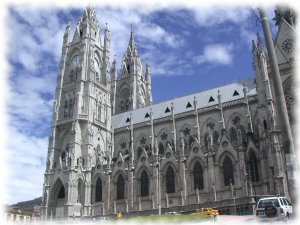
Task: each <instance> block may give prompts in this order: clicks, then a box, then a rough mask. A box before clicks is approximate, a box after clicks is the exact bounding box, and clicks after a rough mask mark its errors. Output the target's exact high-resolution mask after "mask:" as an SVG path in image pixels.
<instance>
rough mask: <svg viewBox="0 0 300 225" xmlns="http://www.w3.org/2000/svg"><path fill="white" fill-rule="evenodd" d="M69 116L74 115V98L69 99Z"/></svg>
mask: <svg viewBox="0 0 300 225" xmlns="http://www.w3.org/2000/svg"><path fill="white" fill-rule="evenodd" d="M69 116H73V99H70V101H69Z"/></svg>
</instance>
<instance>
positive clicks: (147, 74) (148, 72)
mask: <svg viewBox="0 0 300 225" xmlns="http://www.w3.org/2000/svg"><path fill="white" fill-rule="evenodd" d="M145 79H146V82H147V83H149V84H150V83H151V74H150V65H149V64H148V58H147V59H146V72H145Z"/></svg>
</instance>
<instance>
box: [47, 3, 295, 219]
mask: <svg viewBox="0 0 300 225" xmlns="http://www.w3.org/2000/svg"><path fill="white" fill-rule="evenodd" d="M278 26H279V30H278V34H277V37H276V40H275V43H276V45H275V49H276V54H277V57H278V62H279V68H280V73H281V77H282V83H283V87H284V91H285V96H286V100H287V107H288V109H289V112H292V110H291V106H292V105H293V104H294V95H293V88H292V85H293V81H292V75H293V73H294V61H293V59H294V57H293V55H292V51H293V45H294V39H295V28H294V26H293V24H291V23H289V21H288V22H287V20H285V19H281V20H280V21H279V24H278ZM70 40H71V38H70V25H68V26H67V27H66V29H65V33H64V37H63V46H62V54H61V60H60V65H59V72H58V77H57V86H56V92H55V100H54V104H53V116H52V126H51V133H50V136H49V148H48V155H47V165H46V171H45V177H44V187H43V217H44V218H45V219H49V218H52V219H58V220H62V219H71V218H75V217H76V218H79V217H97V216H102V215H113V214H116V213H117V212H122V213H125V214H127V215H150V214H160V213H166V212H169V211H178V210H179V211H185V212H188V211H193V210H196V209H199V208H202V207H216V208H218V209H219V211H220V213H221V214H235V213H236V214H242V215H244V214H252V213H253V209H254V206H255V200H256V198H257V197H259V196H266V195H276V194H280V195H284V196H287V197H289V195H290V193H289V190H288V186H287V177H286V168H285V161H284V160H285V159H284V154H283V151H282V149H281V147H280V146H281V136H280V135H281V134H280V128H279V123H278V117H277V116H276V114H277V112H276V104H275V103H276V99H274V97H273V96H274V94H273V93H274V91H273V90H272V86H271V82H272V80H271V79H270V78H269V70H268V68H269V63H268V56H267V53H266V50H265V47H264V46H263V44H262V41H261V39H260V37H259V36H257V41H256V42H254V41H253V46H252V54H253V70H254V74H255V77H254V81H253V80H252V81H250V82H249V81H245V82H242V83H239V82H236V83H232V84H229V85H225V86H221V87H218V88H214V89H210V90H207V91H203V92H199V93H195V94H192V95H187V96H184V97H180V98H176V99H173V100H169V101H165V102H161V103H157V104H152V91H151V71H150V65H149V64H148V62H147V63H146V65H145V69H143V65H142V63H141V59H140V57H139V55H138V50H137V46H136V44H135V40H134V33H133V31H131V34H130V37H129V44H128V47H127V50H126V52H125V54H124V57H123V59H122V62H121V69H120V72H119V73H118V72H117V71H118V69H117V62H116V60H115V59H114V60H113V63H112V65H111V66H110V32H109V30H108V27H107V26H106V27H105V29H104V41H103V44H102V43H101V38H100V33H99V24H98V21H97V18H96V15H95V10H94V9H93V8H90V7H87V8H86V9H85V10H84V12H83V15H82V16H81V18H80V21H79V22H78V24H77V27H76V30H75V34H74V36H73V39H72V41H70ZM292 115H293V114H292V113H290V114H289V116H290V120H291V121H293V116H292ZM233 199H235V203H236V205H235V207H233V205H232V201H233Z"/></svg>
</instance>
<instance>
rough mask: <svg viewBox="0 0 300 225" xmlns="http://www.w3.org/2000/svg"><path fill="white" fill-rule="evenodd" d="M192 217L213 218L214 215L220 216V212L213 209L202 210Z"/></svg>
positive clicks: (194, 213)
mask: <svg viewBox="0 0 300 225" xmlns="http://www.w3.org/2000/svg"><path fill="white" fill-rule="evenodd" d="M191 215H194V216H213V215H219V211H218V210H215V209H212V208H201V210H199V211H197V212H193V213H191Z"/></svg>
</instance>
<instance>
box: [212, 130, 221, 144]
mask: <svg viewBox="0 0 300 225" xmlns="http://www.w3.org/2000/svg"><path fill="white" fill-rule="evenodd" d="M212 138H213V144H214V145H216V144H218V138H219V134H218V132H217V131H214V132H213V134H212Z"/></svg>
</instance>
